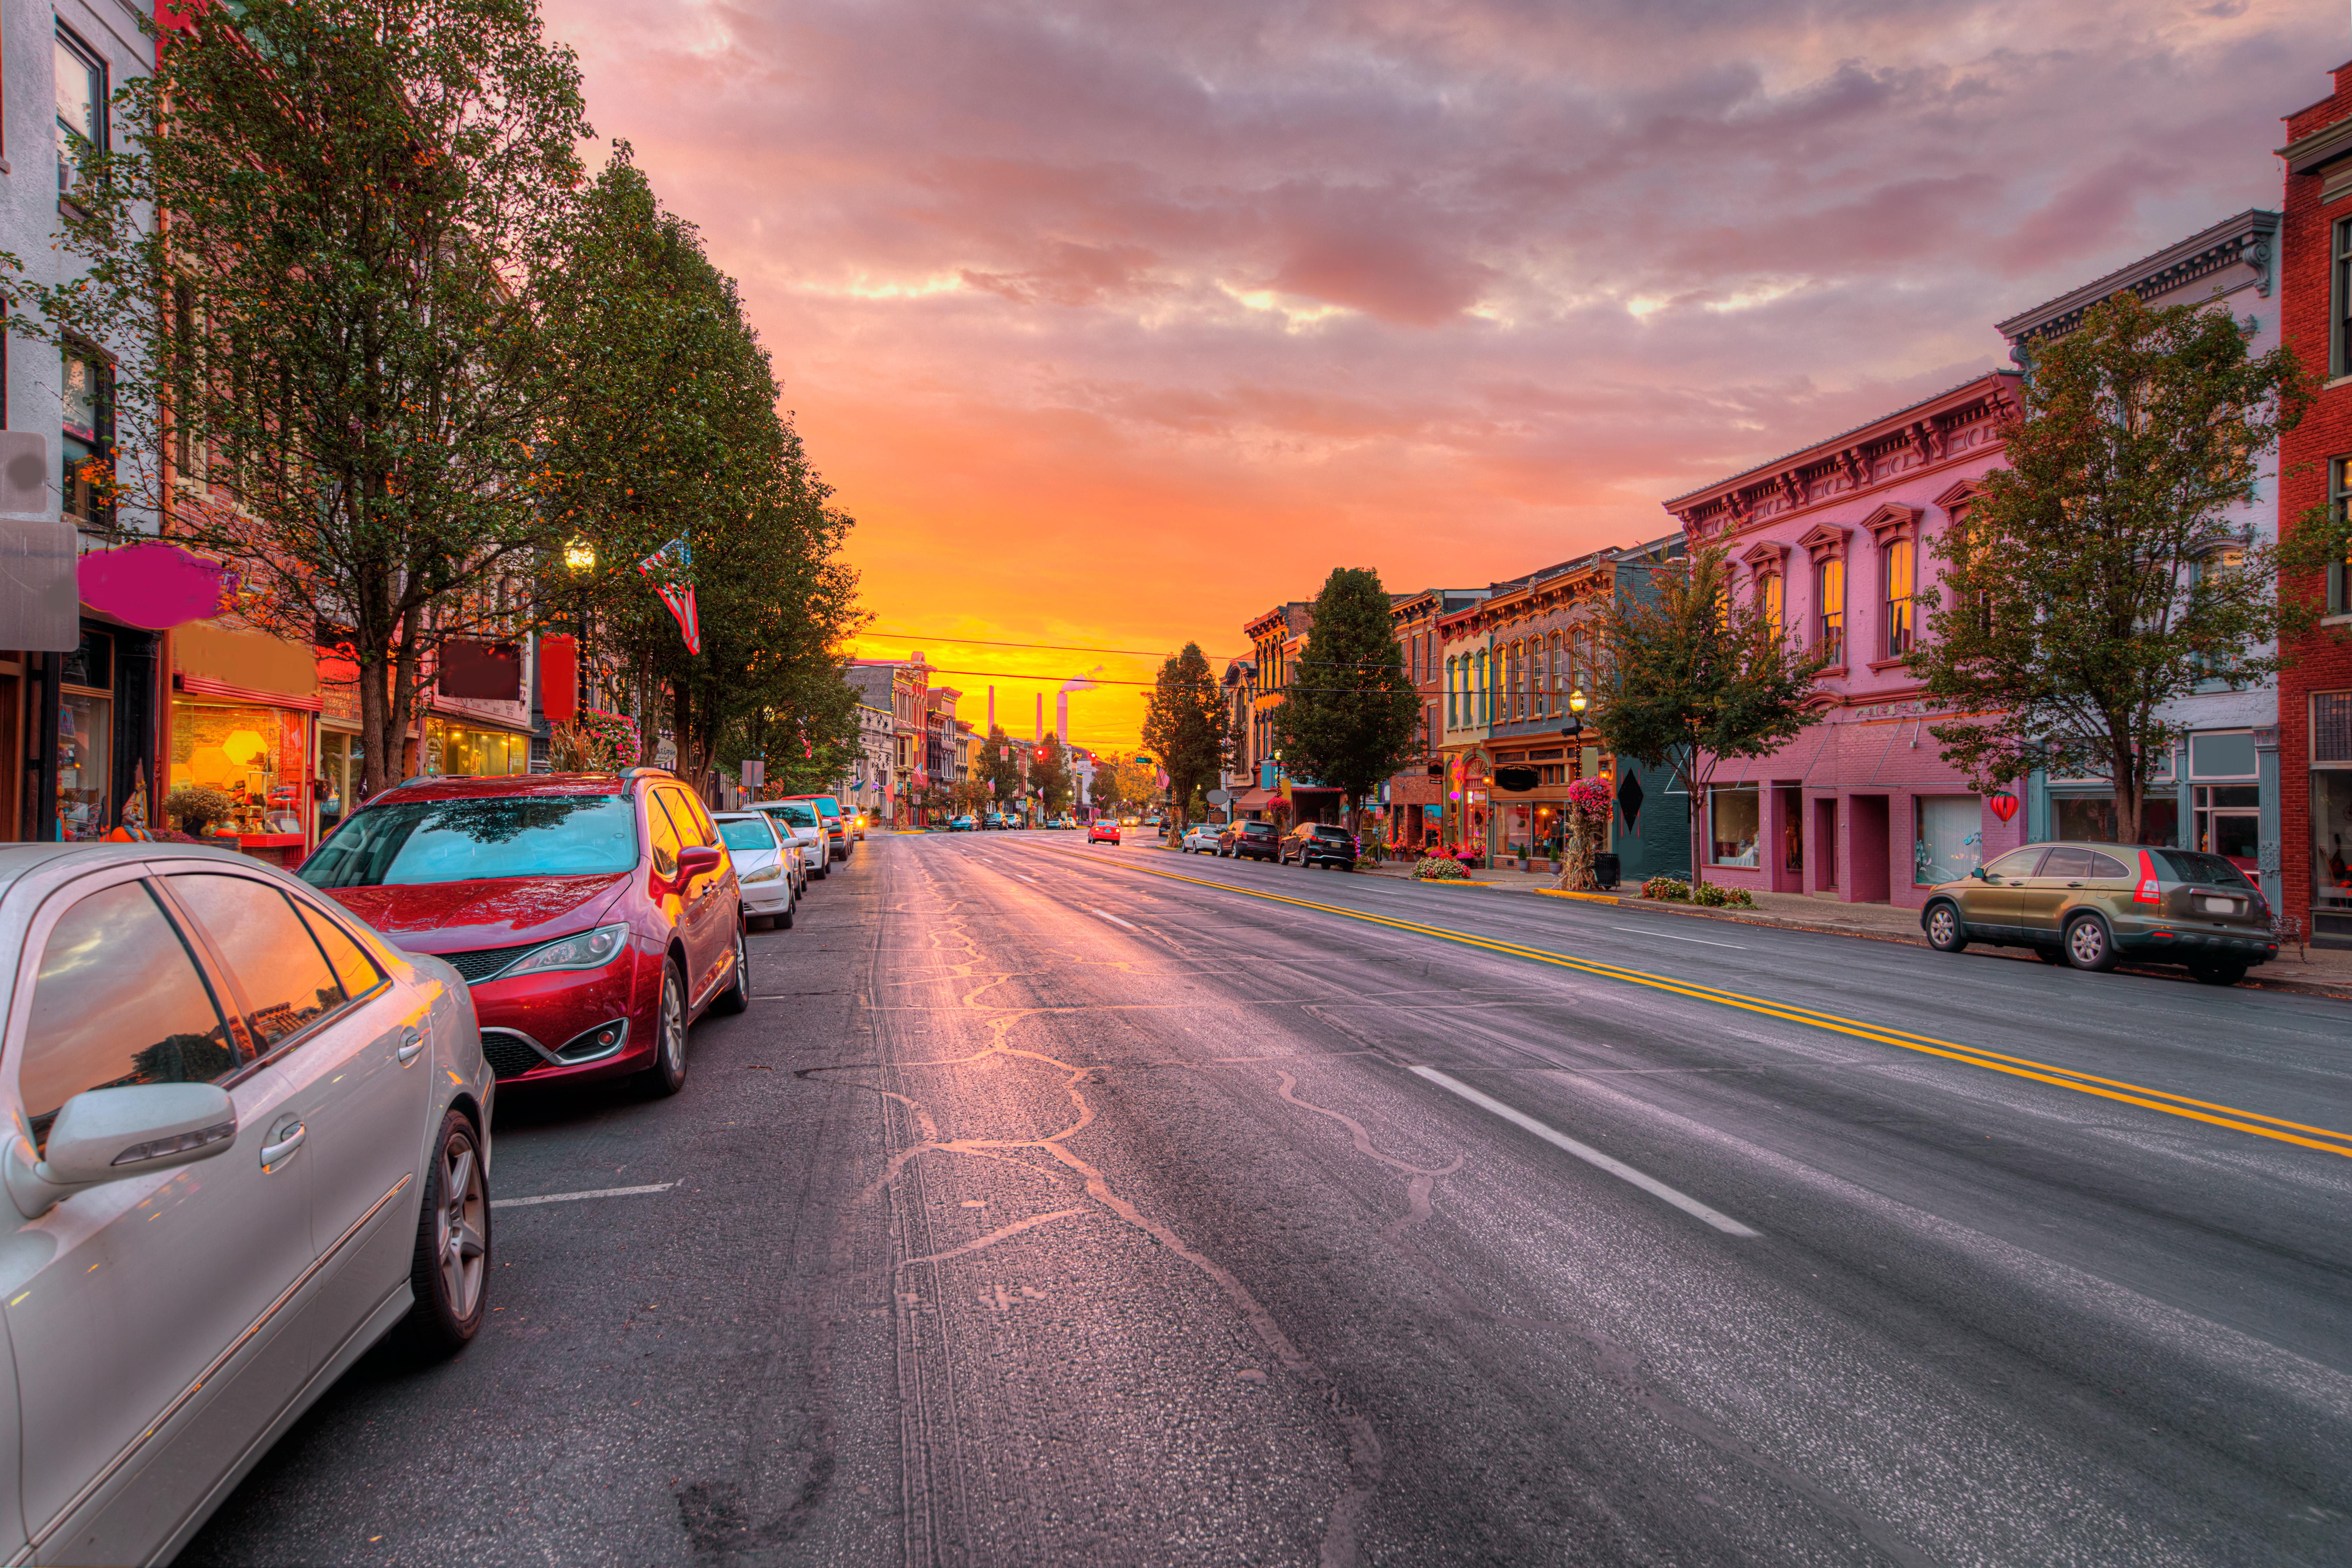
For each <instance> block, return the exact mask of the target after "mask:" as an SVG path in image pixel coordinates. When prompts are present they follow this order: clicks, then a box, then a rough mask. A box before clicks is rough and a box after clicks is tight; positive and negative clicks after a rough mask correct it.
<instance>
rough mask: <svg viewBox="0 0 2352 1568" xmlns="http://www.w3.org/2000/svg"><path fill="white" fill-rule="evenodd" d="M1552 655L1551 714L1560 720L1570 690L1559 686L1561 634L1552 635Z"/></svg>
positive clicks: (1554, 633)
mask: <svg viewBox="0 0 2352 1568" xmlns="http://www.w3.org/2000/svg"><path fill="white" fill-rule="evenodd" d="M1550 653H1551V670H1550V674H1551V712H1552V716H1553V717H1554V718H1558V717H1559V716H1560V714H1561V713H1562V712H1563V711H1564V710H1565V708H1566V706H1567V703H1568V688H1567V687H1566V686H1564V685H1560V684H1559V663H1560V635H1559V632H1553V633H1552V634H1551V650H1550Z"/></svg>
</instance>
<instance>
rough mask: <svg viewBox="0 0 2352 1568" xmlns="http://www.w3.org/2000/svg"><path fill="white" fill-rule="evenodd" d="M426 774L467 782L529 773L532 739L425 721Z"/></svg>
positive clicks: (506, 733)
mask: <svg viewBox="0 0 2352 1568" xmlns="http://www.w3.org/2000/svg"><path fill="white" fill-rule="evenodd" d="M425 772H427V773H447V774H454V775H457V777H460V778H467V779H481V778H488V777H495V776H499V775H504V774H509V773H528V772H530V737H529V736H527V735H516V734H514V733H512V732H511V731H509V730H503V729H472V728H467V727H464V726H462V725H455V724H451V723H449V722H448V721H447V720H446V719H440V718H428V719H426V720H425Z"/></svg>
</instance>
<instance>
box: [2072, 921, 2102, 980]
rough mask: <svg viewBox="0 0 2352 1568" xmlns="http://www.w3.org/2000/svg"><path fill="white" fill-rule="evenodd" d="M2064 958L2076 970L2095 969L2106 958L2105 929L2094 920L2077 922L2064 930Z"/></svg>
mask: <svg viewBox="0 0 2352 1568" xmlns="http://www.w3.org/2000/svg"><path fill="white" fill-rule="evenodd" d="M2066 956H2068V957H2069V958H2072V959H2073V960H2074V967H2076V968H2078V969H2095V968H2097V967H2099V964H2100V961H2101V960H2103V959H2104V958H2105V956H2107V928H2106V927H2105V926H2104V925H2100V924H2099V923H2098V922H2097V921H2095V920H2077V921H2076V922H2074V925H2070V926H2068V927H2067V929H2066Z"/></svg>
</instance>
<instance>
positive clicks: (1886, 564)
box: [1878, 538, 1919, 659]
mask: <svg viewBox="0 0 2352 1568" xmlns="http://www.w3.org/2000/svg"><path fill="white" fill-rule="evenodd" d="M1898 550H1899V551H1901V552H1902V555H1901V560H1902V567H1903V570H1902V578H1903V591H1902V593H1901V594H1899V595H1898V594H1896V593H1895V561H1896V559H1897V558H1896V555H1895V552H1896V551H1898ZM1878 585H1879V593H1878V597H1879V608H1880V612H1881V614H1882V616H1883V622H1882V624H1883V628H1884V632H1885V634H1884V636H1883V637H1882V638H1881V639H1880V641H1881V642H1882V643H1883V644H1884V646H1885V653H1882V654H1881V655H1880V657H1882V658H1885V659H1904V658H1908V657H1909V656H1910V654H1911V646H1912V643H1913V642H1914V640H1915V636H1916V631H1917V628H1916V626H1914V625H1913V623H1912V610H1913V608H1914V601H1915V596H1916V593H1917V591H1918V587H1919V551H1918V549H1917V547H1916V545H1915V544H1914V543H1913V542H1912V540H1911V539H1910V538H1891V539H1888V540H1887V541H1886V542H1885V544H1883V545H1881V546H1879V547H1878Z"/></svg>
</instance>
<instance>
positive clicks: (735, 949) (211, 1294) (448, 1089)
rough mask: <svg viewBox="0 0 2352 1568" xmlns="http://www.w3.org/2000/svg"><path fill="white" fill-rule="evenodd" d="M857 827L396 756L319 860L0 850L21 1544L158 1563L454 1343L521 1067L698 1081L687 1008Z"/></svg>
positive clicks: (1, 1268) (51, 1558)
mask: <svg viewBox="0 0 2352 1568" xmlns="http://www.w3.org/2000/svg"><path fill="white" fill-rule="evenodd" d="M856 826H857V824H856V821H855V819H854V818H848V819H845V814H844V813H843V811H842V810H841V808H840V805H839V803H838V802H837V801H835V800H832V799H831V798H830V797H824V796H803V797H795V798H793V799H788V800H772V801H761V802H759V803H758V804H757V805H756V806H754V807H752V808H751V809H750V810H743V811H732V812H726V813H723V814H720V815H719V816H716V817H714V816H713V815H712V814H711V813H710V812H709V810H706V809H705V808H704V806H703V803H702V802H701V800H698V799H697V798H696V796H695V794H694V792H693V791H692V790H690V789H688V788H687V787H686V785H685V784H684V783H682V782H680V781H679V780H678V779H676V778H674V777H673V776H671V775H670V774H668V773H667V772H663V771H660V770H657V769H654V768H631V769H628V770H626V771H624V772H622V773H619V774H574V775H544V774H543V775H536V776H531V775H525V776H521V777H513V778H495V779H488V778H485V779H469V778H456V777H431V778H424V779H409V780H407V781H405V782H404V783H402V784H399V785H395V786H394V787H393V788H392V789H386V790H384V791H383V792H381V793H379V794H378V795H376V796H375V797H374V799H373V800H369V801H368V802H367V803H366V804H365V805H363V806H362V807H361V808H360V809H359V810H356V811H354V812H353V813H352V815H351V816H350V817H349V818H348V819H346V820H345V821H344V822H343V823H342V824H341V826H340V827H338V828H337V829H336V830H335V831H334V832H333V834H332V835H331V836H330V837H329V838H328V839H327V841H325V842H324V843H322V844H320V846H319V848H318V850H317V851H316V852H313V853H312V855H311V856H310V859H309V860H308V861H306V862H304V863H303V865H302V866H301V868H300V870H299V873H288V872H286V871H283V870H280V869H278V868H277V867H274V866H270V865H267V864H264V863H262V862H258V861H257V860H254V859H251V858H249V857H247V856H244V855H239V854H236V853H233V852H226V851H222V850H217V849H212V848H206V847H200V846H195V845H179V844H166V843H104V844H87V845H67V844H27V845H23V846H11V847H8V848H6V849H0V943H5V950H6V951H11V952H14V953H15V954H16V955H17V960H16V966H15V968H14V969H13V970H12V971H10V972H9V974H8V975H7V977H6V978H5V981H0V985H5V988H6V992H7V998H8V999H7V1003H6V1010H5V1013H0V1020H5V1025H0V1027H5V1039H4V1040H0V1046H5V1051H0V1099H5V1100H6V1101H7V1102H8V1105H7V1109H8V1111H9V1113H11V1115H12V1118H13V1122H14V1126H15V1130H16V1135H15V1137H14V1138H13V1140H12V1141H11V1142H10V1143H9V1145H8V1146H7V1147H6V1148H5V1151H0V1186H5V1189H6V1194H7V1198H8V1201H9V1202H10V1203H11V1204H13V1205H14V1207H15V1209H16V1217H17V1237H18V1243H19V1244H18V1245H16V1246H14V1247H11V1248H7V1249H5V1252H6V1254H7V1257H6V1259H5V1260H0V1282H5V1287H6V1288H5V1291H0V1301H5V1307H0V1313H5V1326H6V1332H7V1335H8V1341H9V1343H10V1345H11V1347H12V1348H13V1350H14V1353H15V1354H13V1356H0V1407H5V1406H7V1405H8V1404H10V1403H12V1402H13V1404H14V1406H15V1411H14V1414H15V1416H16V1419H15V1420H5V1419H0V1470H5V1473H8V1474H10V1475H12V1476H14V1477H16V1478H17V1479H18V1482H19V1500H20V1502H21V1504H22V1507H21V1510H19V1511H11V1512H10V1514H9V1517H8V1518H7V1520H6V1521H0V1530H7V1531H15V1530H17V1529H18V1528H19V1527H21V1530H22V1534H21V1536H20V1537H18V1539H17V1540H16V1542H14V1543H13V1548H12V1549H11V1550H10V1551H9V1552H7V1555H9V1556H10V1557H11V1559H12V1560H15V1559H24V1560H33V1561H40V1562H71V1563H85V1562H142V1563H143V1562H151V1561H156V1560H161V1559H168V1558H169V1557H170V1556H171V1555H172V1554H173V1552H177V1551H178V1550H179V1549H180V1548H181V1547H182V1546H183V1545H184V1544H185V1542H187V1541H188V1540H189V1538H190V1537H191V1536H193V1535H194V1533H195V1531H197V1530H198V1529H199V1528H201V1527H202V1525H203V1523H204V1521H205V1518H206V1517H207V1516H208V1515H209V1514H210V1513H211V1512H212V1511H213V1509H214V1508H215V1506H216V1505H217V1504H218V1503H219V1502H220V1500H222V1499H224V1498H225V1497H226V1496H227V1494H228V1493H229V1491H230V1490H231V1489H233V1488H234V1487H235V1486H236V1482H237V1481H238V1480H239V1479H241V1478H242V1477H243V1476H244V1474H245V1473H246V1471H247V1469H250V1468H251V1467H252V1466H253V1464H254V1463H255V1462H256V1461H257V1460H258V1459H259V1458H260V1457H261V1456H262V1454H263V1453H265V1452H266V1451H267V1450H268V1444H269V1441H270V1440H271V1438H273V1437H275V1436H276V1434H278V1432H280V1431H283V1430H284V1429H285V1428H286V1427H288V1426H289V1425H291V1424H292V1423H293V1421H294V1420H295V1419H296V1418H297V1417H298V1416H299V1415H300V1414H301V1412H302V1411H303V1410H304V1409H305V1408H306V1407H308V1406H310V1404H311V1403H312V1402H313V1401H314V1400H316V1399H317V1398H318V1396H320V1394H322V1393H323V1392H324V1391H325V1390H326V1389H327V1388H328V1387H330V1386H331V1385H333V1383H334V1382H335V1380H336V1379H337V1378H338V1377H340V1376H341V1375H342V1373H343V1372H344V1371H345V1370H346V1369H348V1368H349V1367H350V1366H351V1365H352V1364H353V1363H354V1362H355V1361H357V1360H358V1359H359V1357H360V1356H361V1355H362V1354H364V1353H365V1352H366V1351H367V1350H368V1349H369V1348H370V1347H371V1346H373V1344H375V1343H377V1342H378V1341H380V1340H382V1339H383V1337H384V1336H385V1335H386V1334H388V1333H397V1334H399V1335H401V1336H402V1337H404V1339H405V1340H406V1341H407V1342H408V1343H409V1344H410V1345H411V1346H412V1348H413V1349H414V1350H415V1351H417V1352H420V1353H425V1354H448V1353H452V1352H454V1351H456V1350H457V1349H459V1348H461V1347H463V1346H464V1345H465V1344H466V1343H467V1341H468V1340H469V1339H470V1338H471V1337H472V1336H473V1334H474V1333H475V1332H476V1330H477V1329H478V1327H479V1326H480V1324H481V1322H483V1319H484V1315H485V1313H486V1312H487V1311H488V1305H487V1301H488V1282H489V1281H490V1280H491V1279H492V1278H494V1277H495V1276H494V1273H493V1271H492V1270H493V1268H494V1265H493V1261H492V1258H491V1241H490V1236H491V1232H490V1218H489V1207H490V1197H489V1192H490V1189H489V1176H490V1169H491V1159H490V1154H491V1118H492V1115H493V1113H494V1110H495V1107H496V1103H497V1100H498V1096H499V1092H500V1091H501V1090H504V1091H506V1092H518V1091H522V1092H528V1091H530V1090H533V1089H536V1088H538V1087H541V1086H543V1085H548V1084H553V1083H567V1082H569V1083H577V1082H588V1081H591V1080H596V1079H605V1078H620V1077H626V1078H631V1079H634V1080H635V1082H637V1083H638V1084H639V1085H641V1086H642V1088H643V1089H644V1090H645V1092H647V1093H649V1094H652V1095H667V1094H674V1093H676V1092H677V1091H678V1089H679V1088H680V1087H681V1086H682V1085H683V1083H684V1082H685V1079H686V1072H687V1060H688V1058H687V1040H688V1028H689V1027H690V1026H691V1024H692V1023H693V1022H694V1021H695V1020H696V1019H698V1018H699V1017H701V1016H703V1015H704V1014H706V1013H713V1012H717V1013H729V1012H740V1011H742V1010H743V1009H745V1008H746V1007H748V1006H749V1004H750V1002H751V975H750V964H749V959H748V955H747V952H746V948H745V943H744V933H745V931H746V929H747V928H748V926H749V925H750V924H751V922H752V921H753V920H759V921H763V922H766V923H768V924H770V925H782V926H789V925H791V924H792V923H793V914H794V911H795V908H796V905H797V904H798V902H799V899H800V897H801V896H802V894H803V892H804V891H805V889H806V888H807V886H808V884H809V882H810V881H811V879H813V878H821V877H824V875H826V874H827V873H828V871H829V869H830V866H831V865H832V864H833V863H834V862H836V861H839V860H844V859H846V858H847V856H848V855H849V853H850V852H851V851H852V848H853V847H854V845H855V843H856V839H857V833H856ZM131 976H135V977H137V983H136V984H135V985H126V984H125V983H124V980H125V977H131ZM198 1165H201V1166H203V1167H204V1168H203V1170H202V1171H201V1172H198V1171H196V1170H195V1169H194V1168H193V1167H194V1166H198ZM166 1215H168V1216H169V1218H170V1223H169V1224H166V1225H161V1226H156V1225H150V1224H149V1223H147V1222H148V1221H150V1220H152V1219H154V1218H158V1217H159V1216H166ZM26 1433H37V1434H38V1440H37V1441H28V1440H24V1439H23V1438H22V1437H20V1434H26ZM10 1545H11V1543H10V1542H8V1541H7V1540H6V1538H5V1536H0V1546H10Z"/></svg>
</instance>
